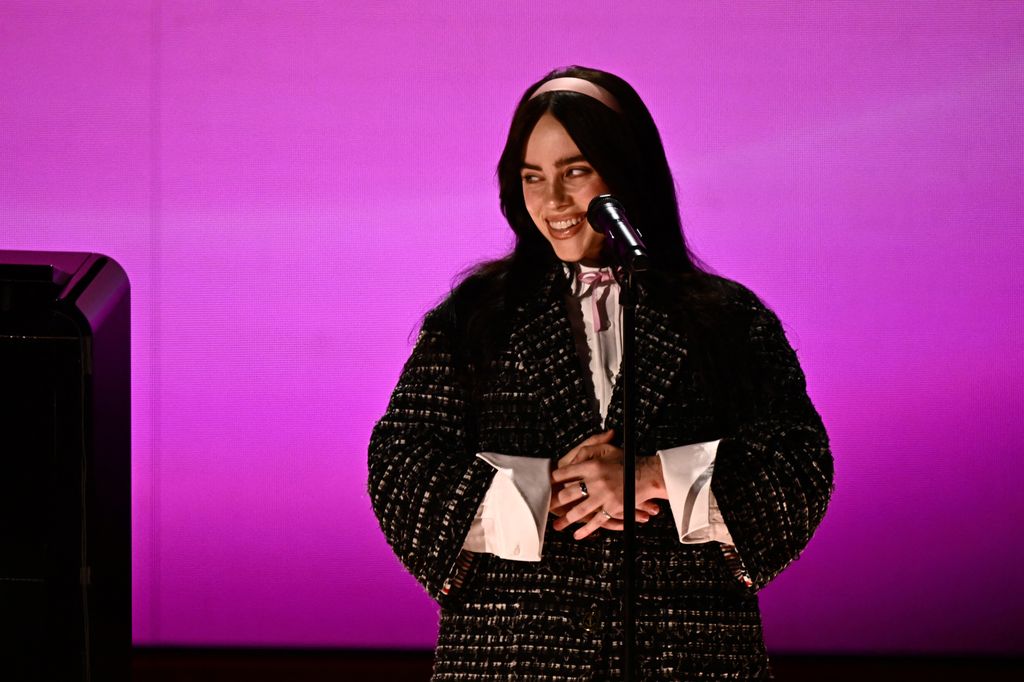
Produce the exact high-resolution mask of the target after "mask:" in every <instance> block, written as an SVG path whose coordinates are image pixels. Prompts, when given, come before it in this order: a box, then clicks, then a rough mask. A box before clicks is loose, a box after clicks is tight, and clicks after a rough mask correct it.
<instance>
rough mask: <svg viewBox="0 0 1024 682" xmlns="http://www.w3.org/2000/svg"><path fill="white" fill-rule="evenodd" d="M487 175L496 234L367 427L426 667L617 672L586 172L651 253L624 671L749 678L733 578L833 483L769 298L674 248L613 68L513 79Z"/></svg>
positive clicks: (642, 297) (814, 517)
mask: <svg viewBox="0 0 1024 682" xmlns="http://www.w3.org/2000/svg"><path fill="white" fill-rule="evenodd" d="M498 177H499V182H500V194H501V206H502V211H503V213H504V214H505V217H506V218H507V220H508V223H509V225H510V226H511V227H512V230H513V231H514V232H515V236H516V241H515V247H514V249H513V251H512V253H511V254H509V255H508V256H507V257H506V258H503V259H501V260H499V261H496V262H492V263H487V264H484V265H482V266H480V267H478V268H477V269H476V270H475V272H473V273H472V274H471V275H470V276H469V277H467V278H466V279H465V281H463V282H462V283H461V284H460V285H459V286H458V287H456V288H455V290H454V291H453V292H452V293H451V295H450V296H449V297H448V299H447V300H446V301H445V302H444V303H443V304H441V305H440V306H439V307H438V308H436V309H435V310H433V311H431V312H430V313H428V315H427V316H426V318H425V320H424V323H423V328H422V331H421V333H420V336H419V339H418V341H417V344H416V347H415V349H414V351H413V354H412V357H411V358H410V359H409V361H408V363H407V364H406V366H405V368H404V370H403V372H402V376H401V378H400V380H399V383H398V386H397V387H396V389H395V391H394V394H393V395H392V398H391V402H390V404H389V406H388V410H387V413H386V414H385V415H384V417H383V418H382V419H381V420H380V422H379V423H378V424H377V426H376V428H375V429H374V432H373V436H372V439H371V443H370V461H369V469H370V481H369V490H370V496H371V499H372V502H373V505H374V510H375V512H376V514H377V517H378V519H379V520H380V524H381V528H382V529H383V531H384V533H385V535H386V537H387V539H388V542H389V543H390V544H391V546H392V547H393V549H394V551H395V552H396V554H397V555H398V557H399V558H400V559H401V560H402V562H403V563H404V565H405V566H406V567H407V569H408V570H409V571H410V572H411V573H412V574H413V575H414V576H415V577H416V578H417V579H418V580H419V581H420V582H421V583H422V584H423V586H424V587H425V588H426V589H427V591H428V592H429V593H430V595H431V596H432V597H433V598H434V599H436V600H437V601H438V602H439V604H440V605H441V624H440V632H439V635H438V644H437V650H436V660H435V666H434V679H437V680H494V679H513V678H514V679H538V680H541V679H543V680H579V679H598V680H601V679H615V678H618V677H621V636H622V633H621V605H620V592H619V591H620V587H621V583H620V579H619V576H620V566H621V561H620V557H621V542H622V535H621V533H620V532H619V531H621V529H622V516H623V513H624V510H623V504H622V474H621V461H622V452H621V450H620V449H619V446H620V445H621V442H620V440H619V430H620V425H621V423H622V414H621V406H620V404H619V400H618V396H619V395H620V394H619V393H618V391H617V389H616V387H615V382H614V378H615V376H616V374H617V371H618V364H619V361H620V358H621V354H620V349H619V341H618V339H619V333H620V327H621V323H620V319H619V315H620V312H621V311H620V310H619V308H618V304H617V297H618V294H617V289H618V285H617V284H616V283H615V281H614V279H613V278H612V277H611V276H610V273H611V268H609V267H608V266H609V265H610V262H609V259H608V258H607V253H606V250H605V243H604V237H603V235H601V234H598V233H597V232H595V231H594V230H592V229H591V228H590V227H589V225H588V224H587V221H586V219H585V215H586V209H587V206H588V203H589V201H590V199H592V198H593V197H594V196H597V195H598V194H602V193H605V192H611V193H613V194H615V195H616V197H617V198H618V199H619V200H620V201H621V202H622V203H623V205H624V206H625V208H626V211H627V213H628V215H629V216H630V219H631V221H632V222H633V224H634V225H635V226H636V227H637V228H638V229H639V230H640V231H641V232H642V233H643V235H644V238H645V240H646V242H647V246H648V248H649V251H650V253H651V257H652V265H653V267H652V270H651V271H650V272H648V273H645V277H644V279H642V280H641V281H640V282H639V283H638V289H639V294H638V298H639V302H638V306H637V314H636V316H637V327H638V329H637V372H638V378H637V384H638V385H637V401H638V403H639V410H638V413H639V414H638V415H637V422H636V424H635V428H636V433H637V439H638V452H639V455H640V456H639V457H638V463H637V470H638V476H637V498H636V499H637V509H636V510H635V511H634V513H635V514H636V518H637V520H638V521H639V522H640V523H639V524H638V525H637V552H638V557H637V566H638V576H637V584H636V592H637V595H636V606H635V609H634V613H635V617H636V628H637V637H636V647H637V648H636V652H637V653H636V656H637V662H638V670H637V677H638V679H649V680H656V679H690V678H694V677H701V679H753V678H765V677H770V672H769V668H768V662H767V658H766V655H765V649H764V644H763V639H762V634H761V624H760V615H759V611H758V606H757V596H756V593H757V591H758V590H759V589H760V588H762V587H763V586H764V585H765V584H767V583H768V582H769V581H770V580H771V579H772V578H774V577H775V576H776V575H777V574H778V573H779V572H780V571H781V570H782V569H783V568H785V567H786V566H787V565H788V564H789V563H790V562H792V561H793V560H794V559H795V558H796V557H797V555H798V554H799V552H800V551H801V550H802V549H803V547H804V546H805V545H806V543H807V542H808V540H809V539H810V536H811V534H812V533H813V531H814V529H815V528H816V526H817V525H818V523H819V522H820V520H821V518H822V516H823V515H824V513H825V508H826V506H827V504H828V499H829V495H830V492H831V488H832V459H831V455H830V453H829V450H828V440H827V436H826V434H825V430H824V428H823V426H822V423H821V419H820V417H819V416H818V414H817V412H816V411H815V409H814V407H813V405H812V404H811V402H810V400H809V399H808V397H807V393H806V389H805V384H804V377H803V373H802V372H801V370H800V366H799V364H798V362H797V358H796V355H795V353H794V352H793V350H792V349H791V348H790V346H789V344H788V343H787V341H786V337H785V335H784V333H783V331H782V329H781V326H780V324H779V321H778V319H777V318H776V317H775V315H774V314H773V313H772V312H771V311H769V310H768V309H767V308H766V307H765V306H764V305H763V304H762V303H761V302H760V301H759V300H758V298H757V297H756V296H755V295H754V294H753V293H751V292H750V291H748V290H747V289H745V288H743V287H742V286H740V285H738V284H736V283H734V282H730V281H728V280H725V279H722V278H720V277H716V276H713V275H711V274H708V273H707V272H706V271H705V269H704V268H703V267H702V266H701V265H700V264H699V262H697V261H696V259H695V258H694V257H693V256H692V254H691V253H690V251H689V249H688V248H687V246H686V241H685V239H684V237H683V233H682V229H681V226H680V222H679V215H678V208H677V203H676V198H675V191H674V183H673V180H672V176H671V172H670V171H669V167H668V163H667V161H666V158H665V152H664V149H663V147H662V144H661V140H660V136H659V135H658V131H657V128H656V127H655V125H654V122H653V120H652V119H651V116H650V114H649V113H648V111H647V108H646V107H645V106H644V104H643V102H642V101H641V100H640V98H639V96H638V95H637V94H636V92H634V90H633V89H632V88H631V87H630V86H629V85H628V84H627V83H626V82H625V81H623V80H622V79H620V78H618V77H616V76H613V75H611V74H608V73H605V72H601V71H596V70H592V69H585V68H580V67H570V68H567V69H563V70H558V71H554V72H552V73H550V74H548V75H547V76H546V77H545V78H544V79H542V80H541V81H539V82H538V83H536V84H534V85H532V86H531V87H530V88H529V89H527V91H526V93H525V94H524V95H523V98H522V99H521V100H520V102H519V105H518V107H517V108H516V112H515V115H514V117H513V120H512V125H511V130H510V132H509V137H508V141H507V143H506V146H505V150H504V152H503V153H502V156H501V159H500V161H499V165H498ZM549 510H550V512H551V513H550V514H549V513H548V511H549Z"/></svg>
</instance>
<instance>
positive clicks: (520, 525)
mask: <svg viewBox="0 0 1024 682" xmlns="http://www.w3.org/2000/svg"><path fill="white" fill-rule="evenodd" d="M476 456H477V457H479V458H480V459H482V460H483V461H485V462H487V463H488V464H490V465H491V466H492V467H494V469H495V470H496V471H497V473H496V474H495V476H494V480H493V481H491V487H490V488H488V489H487V494H485V495H484V499H483V501H482V502H481V503H480V507H479V508H478V509H477V512H476V517H475V518H474V519H473V523H472V525H471V526H470V528H469V534H468V535H467V536H466V542H465V543H464V544H463V548H464V549H467V550H469V551H471V552H483V553H486V554H494V555H497V556H499V557H501V558H502V559H510V560H512V561H540V554H541V548H542V547H543V546H544V531H545V529H546V528H547V517H548V506H549V505H550V504H551V460H548V459H541V458H538V457H518V456H515V455H499V454H497V453H494V452H479V453H477V455H476Z"/></svg>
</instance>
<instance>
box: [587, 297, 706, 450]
mask: <svg viewBox="0 0 1024 682" xmlns="http://www.w3.org/2000/svg"><path fill="white" fill-rule="evenodd" d="M670 322H671V321H670V319H669V316H668V315H667V314H666V313H663V312H661V311H659V310H655V309H653V308H650V307H648V306H646V305H643V304H642V303H641V304H640V305H638V306H637V311H636V326H637V330H636V355H637V358H636V369H637V378H636V383H637V387H636V391H637V392H636V406H637V410H636V411H637V414H636V415H635V421H634V428H635V429H636V435H637V443H642V442H643V440H644V438H645V437H646V436H647V433H648V431H649V430H650V428H651V426H652V425H653V424H654V423H655V422H656V419H657V415H658V411H659V410H660V409H661V407H662V406H663V405H664V403H665V402H666V401H667V400H668V396H669V395H670V392H671V390H672V386H673V384H674V383H675V381H676V378H677V376H678V375H679V370H680V368H681V367H682V365H683V361H684V359H685V358H686V354H687V348H686V346H687V343H686V337H685V336H684V335H683V334H682V333H680V332H679V331H678V330H676V329H675V328H674V327H673V326H672V324H670ZM621 379H622V375H621V372H620V374H619V376H617V377H616V379H615V387H614V389H613V390H612V402H611V405H610V406H609V409H608V419H607V420H606V426H608V428H614V429H615V430H616V436H617V439H616V440H620V439H621V437H622V433H621V429H622V390H623V384H622V380H621ZM640 454H653V453H649V452H648V453H640Z"/></svg>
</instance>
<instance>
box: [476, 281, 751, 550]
mask: <svg viewBox="0 0 1024 682" xmlns="http://www.w3.org/2000/svg"><path fill="white" fill-rule="evenodd" d="M579 268H580V270H581V272H582V273H591V272H598V271H599V270H602V269H599V268H592V267H587V266H583V265H581V266H579ZM603 271H604V272H609V270H608V268H604V269H603ZM573 274H574V275H575V273H573ZM595 298H596V303H595ZM569 304H570V305H572V306H578V308H576V309H575V310H573V311H572V312H573V313H577V312H578V313H579V316H577V315H576V314H571V315H570V316H569V317H570V320H572V322H573V331H574V332H575V333H576V335H577V338H580V337H582V336H584V335H585V336H586V347H587V348H588V349H589V351H590V358H589V360H590V362H589V364H590V374H591V378H592V380H593V385H594V393H595V398H596V400H597V404H598V409H599V410H600V413H601V421H602V424H603V423H604V420H605V419H606V418H607V416H608V406H609V403H610V401H611V395H612V387H613V386H614V383H615V381H614V380H615V377H616V376H617V375H618V373H619V366H620V365H621V363H622V307H621V306H620V305H619V285H618V283H617V282H614V281H613V282H610V283H607V284H602V285H597V286H592V285H584V284H582V283H580V282H579V281H578V280H575V279H574V286H573V289H572V297H571V300H570V301H569ZM595 312H596V314H597V316H598V322H599V323H598V324H597V325H595V323H594V316H595ZM581 340H582V339H581ZM718 443H719V441H718V440H713V441H708V442H705V443H693V444H690V445H681V446H679V447H674V448H668V449H666V450H659V451H658V453H657V454H658V457H660V458H661V466H662V473H663V476H664V479H665V488H666V494H667V495H668V500H669V506H670V508H671V509H672V517H673V520H674V521H675V525H676V530H677V531H678V533H679V540H680V542H683V543H701V542H721V543H723V544H729V545H731V544H733V541H732V537H731V536H730V535H729V529H728V528H726V525H725V521H724V520H723V519H722V514H721V512H720V511H719V509H718V504H717V503H716V501H715V496H714V494H713V493H712V492H711V476H712V474H713V473H714V468H715V456H716V454H717V452H718ZM556 454H557V455H558V456H559V457H561V456H562V455H564V454H565V453H556ZM477 457H479V458H480V459H482V460H484V461H485V462H487V463H488V464H490V465H491V466H493V467H494V468H495V470H496V471H497V473H496V474H495V476H494V480H493V481H492V482H491V487H490V488H489V489H488V490H487V493H486V494H485V495H484V499H483V501H482V502H481V503H480V507H479V508H478V509H477V512H476V516H475V517H474V519H473V523H472V525H471V526H470V529H469V534H468V535H467V536H466V542H465V544H464V545H463V548H464V549H467V550H469V551H472V552H484V553H487V554H496V555H497V556H499V557H502V558H503V559H512V560H515V561H540V558H541V554H542V552H543V547H544V532H545V529H546V527H547V515H548V506H549V504H550V502H551V467H552V466H553V462H552V460H550V459H543V458H538V457H520V456H515V455H503V454H498V453H494V452H480V453H477Z"/></svg>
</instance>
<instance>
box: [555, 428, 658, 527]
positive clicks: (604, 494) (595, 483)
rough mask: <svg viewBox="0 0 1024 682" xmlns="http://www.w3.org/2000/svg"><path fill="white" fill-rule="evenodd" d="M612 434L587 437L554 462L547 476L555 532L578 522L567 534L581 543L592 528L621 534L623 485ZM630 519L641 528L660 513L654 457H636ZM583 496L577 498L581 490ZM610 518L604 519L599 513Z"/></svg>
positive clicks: (618, 452) (619, 455)
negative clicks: (612, 442) (580, 526)
mask: <svg viewBox="0 0 1024 682" xmlns="http://www.w3.org/2000/svg"><path fill="white" fill-rule="evenodd" d="M613 435H614V432H613V431H611V430H609V431H605V432H604V433H599V434H595V435H593V436H591V437H590V438H587V439H586V440H584V441H583V442H582V443H580V444H579V445H577V446H576V447H574V448H573V449H572V450H570V451H569V452H568V453H566V455H565V456H564V457H562V458H561V459H560V460H558V468H556V469H555V470H554V471H553V472H552V474H551V506H550V509H551V512H552V513H553V514H555V515H556V516H558V517H559V518H558V519H556V520H555V522H554V524H553V527H554V528H555V530H563V529H564V528H567V527H568V526H570V525H572V524H574V523H576V522H577V521H582V522H584V523H585V525H584V526H583V527H582V528H579V529H577V530H576V532H575V533H573V537H574V538H576V539H577V540H582V539H583V538H585V537H587V536H588V535H590V534H591V533H593V532H594V531H595V530H597V529H598V528H605V529H607V530H623V528H625V523H624V522H623V520H622V517H623V503H622V498H623V481H622V461H623V459H624V454H623V452H622V449H621V448H618V447H616V446H614V445H612V444H611V439H612V436H613ZM636 464H637V471H636V474H637V482H636V511H635V514H636V520H637V522H639V523H644V522H646V521H648V520H650V517H651V515H653V514H657V513H658V512H659V511H660V507H659V506H658V503H657V502H655V501H654V500H655V499H656V498H659V497H660V498H664V497H665V492H664V491H665V481H664V479H663V477H662V473H661V460H660V459H658V458H657V457H639V458H637V463H636ZM581 481H582V482H583V485H585V486H586V491H587V494H586V495H584V494H583V490H584V488H583V486H581V485H580V482H581ZM602 510H604V512H607V513H608V514H610V515H611V518H609V517H608V516H607V515H605V513H603V512H602Z"/></svg>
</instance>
